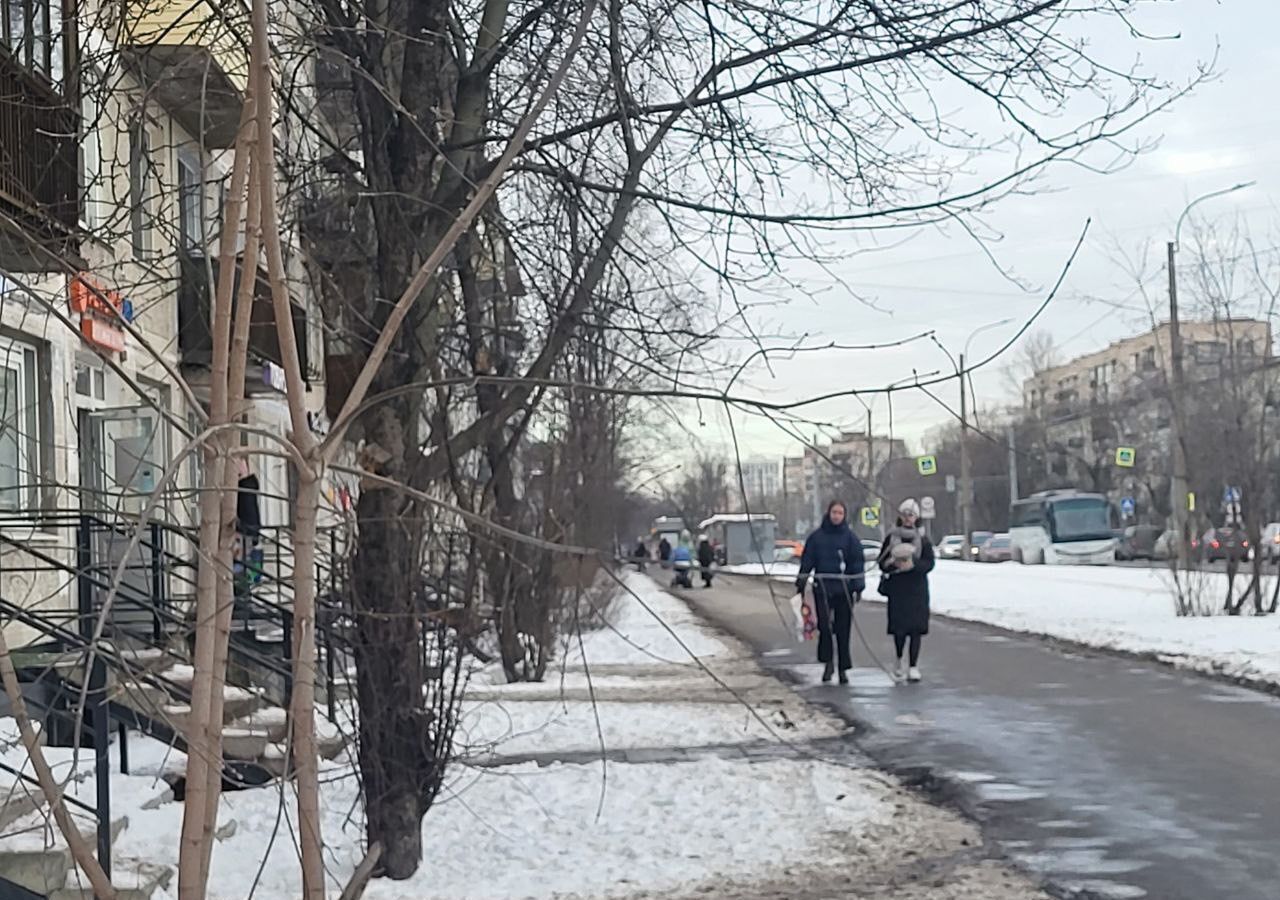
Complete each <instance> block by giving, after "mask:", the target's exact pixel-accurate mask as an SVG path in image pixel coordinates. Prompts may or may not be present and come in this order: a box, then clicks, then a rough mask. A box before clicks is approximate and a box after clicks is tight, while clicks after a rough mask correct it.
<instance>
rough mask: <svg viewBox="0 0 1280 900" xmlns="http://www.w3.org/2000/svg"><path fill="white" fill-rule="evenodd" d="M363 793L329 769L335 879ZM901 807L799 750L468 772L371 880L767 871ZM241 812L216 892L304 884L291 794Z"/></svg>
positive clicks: (649, 888) (343, 867) (426, 882)
mask: <svg viewBox="0 0 1280 900" xmlns="http://www.w3.org/2000/svg"><path fill="white" fill-rule="evenodd" d="M602 791H603V808H602V809H600V814H599V818H598V819H597V809H598V808H599V807H600V803H601V792H602ZM356 801H357V798H356V785H355V781H354V779H352V778H347V779H344V780H342V781H339V782H337V783H330V784H327V785H326V788H325V795H324V807H325V808H324V825H323V828H324V835H325V845H326V847H327V848H329V849H328V850H327V851H326V854H327V856H328V869H329V872H330V876H331V878H332V879H333V885H334V887H335V890H334V891H333V892H332V893H334V894H336V893H337V889H338V888H340V887H341V885H340V882H342V881H344V880H345V879H346V878H347V877H349V875H350V873H351V871H352V870H353V868H354V866H355V865H356V864H357V862H358V861H359V860H358V850H356V848H358V847H359V845H360V841H361V837H362V835H361V829H360V827H359V825H358V823H356V822H350V821H347V816H348V813H349V812H350V811H351V810H352V809H353V808H354V807H356V805H357V804H356ZM891 812H892V805H891V804H890V803H889V802H888V801H887V800H886V792H885V791H884V790H883V788H879V786H878V785H877V784H876V783H875V782H872V781H870V780H869V779H868V778H867V776H865V775H864V774H862V773H860V772H858V771H856V770H851V769H842V768H838V767H836V766H831V765H826V764H822V763H812V762H796V761H792V760H786V761H773V762H761V763H747V762H729V761H725V760H717V759H705V760H699V761H697V762H687V763H680V764H615V765H611V766H609V768H608V781H607V783H602V780H601V769H600V767H599V766H598V765H560V764H556V765H551V766H547V767H546V768H538V767H537V766H536V765H534V764H531V763H527V764H523V765H518V766H509V767H505V768H503V769H501V770H498V771H496V772H492V773H489V772H482V773H479V774H476V773H471V772H463V773H460V774H456V775H455V778H454V780H453V782H452V784H451V785H450V789H449V791H447V792H446V793H445V794H444V795H442V797H441V799H440V801H439V802H438V803H437V805H436V806H435V807H433V809H432V811H431V812H430V813H429V814H428V816H427V819H426V822H425V823H424V842H425V844H426V846H427V847H428V848H432V847H434V848H436V850H435V851H431V850H429V851H428V853H427V858H428V860H429V862H428V864H427V865H424V867H423V868H422V869H421V870H420V871H419V873H418V874H417V875H416V876H415V877H414V878H413V879H411V880H409V881H405V882H400V883H396V882H387V881H375V882H374V883H373V884H372V885H371V886H370V888H369V891H368V892H367V893H366V895H365V896H366V897H367V898H368V900H432V898H459V897H467V898H495V900H496V898H525V897H553V896H585V897H625V896H626V895H627V894H629V893H632V892H634V891H636V890H638V889H643V890H645V891H646V892H653V893H661V892H664V891H667V890H672V889H675V888H678V887H680V886H682V885H687V884H690V883H694V882H700V881H704V880H707V879H709V878H714V877H716V876H725V877H729V876H731V877H733V878H735V879H741V878H743V877H749V876H751V875H753V874H759V875H761V876H764V875H766V874H767V873H768V872H769V871H770V870H771V868H772V867H773V866H774V865H776V864H777V861H778V860H779V859H786V858H791V859H797V858H801V857H802V856H804V855H805V854H807V853H811V852H814V849H815V848H821V847H823V846H824V845H825V843H826V842H827V841H829V840H831V839H833V838H834V837H835V836H836V835H847V834H849V833H850V832H852V831H854V830H856V829H860V828H863V827H865V826H867V825H868V824H870V823H872V822H874V821H877V820H879V819H882V818H884V817H886V816H888V815H890V814H891ZM282 813H283V814H282ZM815 813H819V814H815ZM229 819H234V820H235V821H236V822H237V829H236V832H235V834H234V835H232V836H231V837H229V838H228V839H227V840H225V841H223V842H221V843H220V844H218V845H217V847H216V848H215V851H214V858H213V875H212V878H211V885H212V890H211V894H210V896H211V897H213V898H215V900H223V898H225V900H232V898H234V900H243V898H245V897H248V896H249V894H250V889H251V888H252V886H253V883H254V880H255V879H256V878H257V877H258V869H259V867H260V866H261V867H262V869H263V874H262V877H261V882H260V884H259V885H258V889H257V891H256V893H255V894H254V896H255V897H259V898H270V900H275V898H280V900H283V898H294V897H297V896H298V895H299V892H300V891H299V889H300V880H299V875H298V865H297V856H296V851H295V850H294V849H293V842H292V838H291V836H290V830H291V827H296V824H295V823H296V819H295V815H294V807H293V803H292V799H291V798H288V797H287V796H286V799H285V802H284V803H283V805H282V804H281V795H280V794H279V793H278V792H277V791H275V790H270V789H268V790H259V791H245V792H241V793H237V794H231V795H228V796H227V798H226V801H225V803H224V810H223V820H224V821H226V820H229ZM757 838H763V839H762V840H761V839H757ZM149 846H151V847H157V846H163V847H164V850H165V852H166V853H167V854H168V858H167V859H166V860H165V861H166V862H169V863H171V864H175V863H176V853H177V847H176V843H175V842H174V841H172V840H169V839H168V835H167V834H157V833H155V832H154V831H152V830H150V829H147V828H143V827H138V826H137V825H131V826H130V828H129V830H128V831H127V832H126V833H125V836H124V838H123V839H122V840H121V842H120V850H121V852H123V853H135V852H139V851H141V850H144V849H146V848H147V847H149ZM335 848H337V849H335ZM264 857H265V860H266V865H265V866H262V862H263V860H264Z"/></svg>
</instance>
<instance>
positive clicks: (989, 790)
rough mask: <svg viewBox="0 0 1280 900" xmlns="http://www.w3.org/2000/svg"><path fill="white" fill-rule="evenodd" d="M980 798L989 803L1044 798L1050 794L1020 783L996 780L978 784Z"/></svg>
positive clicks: (1017, 801)
mask: <svg viewBox="0 0 1280 900" xmlns="http://www.w3.org/2000/svg"><path fill="white" fill-rule="evenodd" d="M977 795H978V799H979V800H983V801H986V802H988V803H1020V802H1022V801H1024V800H1043V799H1044V798H1045V797H1047V796H1049V795H1048V794H1046V793H1045V792H1044V791H1035V790H1032V789H1031V788H1026V787H1023V786H1022V785H1020V784H1006V783H1004V782H1000V781H996V782H991V783H988V784H980V785H978V789H977Z"/></svg>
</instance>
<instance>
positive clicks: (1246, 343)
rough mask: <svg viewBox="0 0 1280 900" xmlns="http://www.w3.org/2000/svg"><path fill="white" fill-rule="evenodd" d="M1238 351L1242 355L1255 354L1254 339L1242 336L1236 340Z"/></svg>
mask: <svg viewBox="0 0 1280 900" xmlns="http://www.w3.org/2000/svg"><path fill="white" fill-rule="evenodd" d="M1236 353H1238V354H1239V355H1241V356H1253V339H1252V338H1241V339H1240V340H1238V341H1236Z"/></svg>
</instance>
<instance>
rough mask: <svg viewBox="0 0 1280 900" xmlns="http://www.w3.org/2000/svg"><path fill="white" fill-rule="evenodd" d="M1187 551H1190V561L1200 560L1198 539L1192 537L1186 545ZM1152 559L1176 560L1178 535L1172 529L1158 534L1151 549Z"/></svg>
mask: <svg viewBox="0 0 1280 900" xmlns="http://www.w3.org/2000/svg"><path fill="white" fill-rule="evenodd" d="M1187 549H1189V550H1190V551H1191V553H1190V558H1191V559H1199V558H1200V538H1198V537H1195V536H1194V535H1193V536H1192V538H1191V541H1190V543H1189V544H1188V547H1187ZM1151 555H1152V558H1153V559H1159V560H1171V559H1177V558H1178V533H1177V532H1176V531H1174V530H1173V529H1172V528H1168V529H1165V530H1164V531H1163V532H1161V533H1160V537H1158V538H1156V542H1155V545H1154V546H1153V547H1152V548H1151Z"/></svg>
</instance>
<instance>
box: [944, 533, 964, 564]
mask: <svg viewBox="0 0 1280 900" xmlns="http://www.w3.org/2000/svg"><path fill="white" fill-rule="evenodd" d="M963 554H964V535H963V534H949V535H947V536H946V537H944V538H943V539H942V540H941V541H939V542H938V559H959V558H960V557H961V556H962V555H963Z"/></svg>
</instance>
